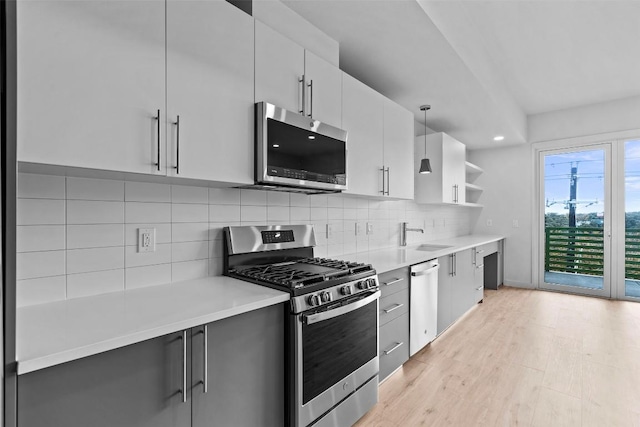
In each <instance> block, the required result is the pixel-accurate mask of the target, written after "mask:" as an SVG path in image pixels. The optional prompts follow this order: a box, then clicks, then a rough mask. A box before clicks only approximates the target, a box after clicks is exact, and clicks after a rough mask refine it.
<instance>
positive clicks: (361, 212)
mask: <svg viewBox="0 0 640 427" xmlns="http://www.w3.org/2000/svg"><path fill="white" fill-rule="evenodd" d="M357 217H358V218H357V219H358V221H367V220H368V219H369V209H360V208H358V213H357Z"/></svg>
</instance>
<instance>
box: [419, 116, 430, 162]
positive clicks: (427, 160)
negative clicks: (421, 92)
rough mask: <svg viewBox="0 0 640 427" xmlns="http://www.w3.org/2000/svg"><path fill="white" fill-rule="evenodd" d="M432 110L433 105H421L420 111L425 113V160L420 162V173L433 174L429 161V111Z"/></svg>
mask: <svg viewBox="0 0 640 427" xmlns="http://www.w3.org/2000/svg"><path fill="white" fill-rule="evenodd" d="M430 109H431V105H421V106H420V110H421V111H424V127H425V130H424V159H422V161H420V170H419V171H418V173H431V162H430V161H429V159H427V110H430Z"/></svg>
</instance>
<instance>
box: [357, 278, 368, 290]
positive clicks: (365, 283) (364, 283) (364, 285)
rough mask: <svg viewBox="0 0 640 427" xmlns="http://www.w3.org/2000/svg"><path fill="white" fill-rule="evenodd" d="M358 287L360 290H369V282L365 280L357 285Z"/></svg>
mask: <svg viewBox="0 0 640 427" xmlns="http://www.w3.org/2000/svg"><path fill="white" fill-rule="evenodd" d="M356 287H357V288H358V289H367V281H366V280H363V281H362V282H358V283H356Z"/></svg>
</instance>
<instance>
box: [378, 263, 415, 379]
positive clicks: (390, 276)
mask: <svg viewBox="0 0 640 427" xmlns="http://www.w3.org/2000/svg"><path fill="white" fill-rule="evenodd" d="M379 280H380V290H381V292H382V296H381V298H380V302H379V307H380V311H379V316H378V322H379V325H380V329H379V343H380V345H379V356H380V374H379V375H378V377H379V379H380V381H382V380H383V379H385V378H386V377H388V376H389V375H390V374H391V373H392V372H393V371H395V370H396V369H398V368H399V367H400V366H402V364H403V363H404V362H406V361H407V360H408V359H409V269H408V268H400V269H397V270H392V271H389V272H386V273H383V274H380V276H379Z"/></svg>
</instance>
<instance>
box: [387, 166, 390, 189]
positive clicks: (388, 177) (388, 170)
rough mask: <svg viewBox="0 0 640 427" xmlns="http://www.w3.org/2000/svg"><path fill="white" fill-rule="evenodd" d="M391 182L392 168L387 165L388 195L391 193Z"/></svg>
mask: <svg viewBox="0 0 640 427" xmlns="http://www.w3.org/2000/svg"><path fill="white" fill-rule="evenodd" d="M390 182H391V172H390V168H389V167H387V196H388V195H389V183H390Z"/></svg>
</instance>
